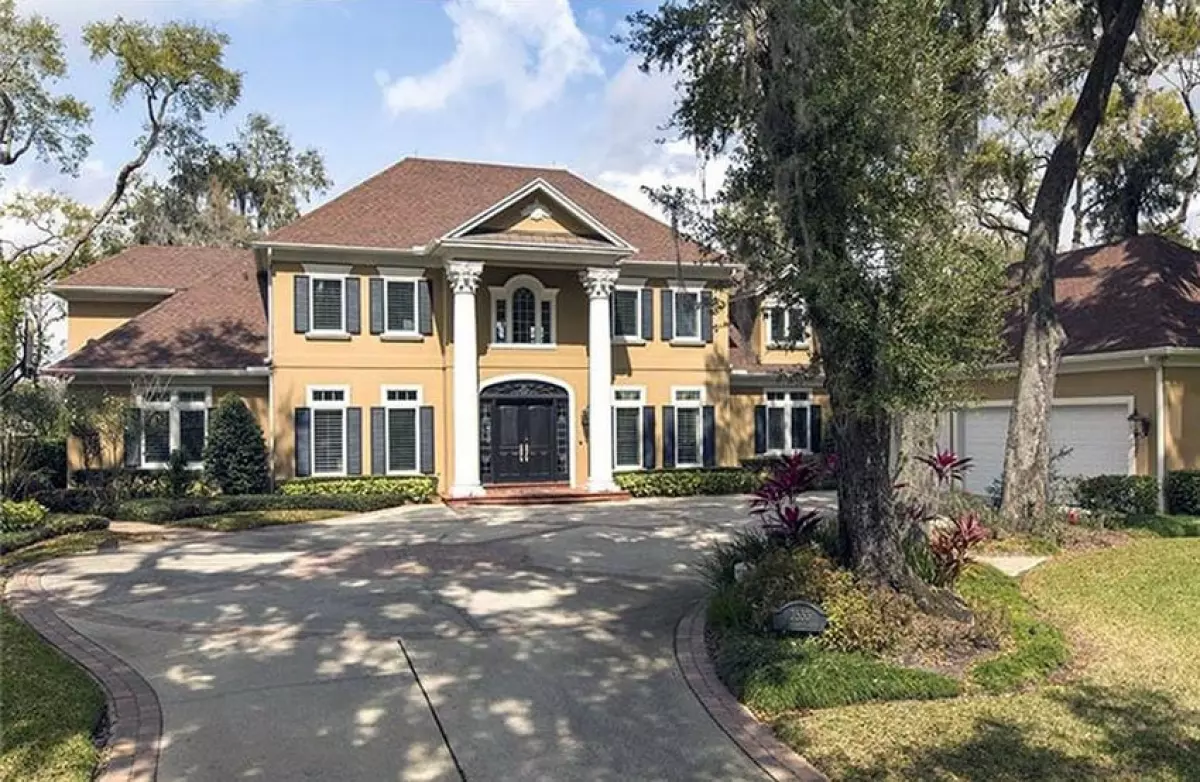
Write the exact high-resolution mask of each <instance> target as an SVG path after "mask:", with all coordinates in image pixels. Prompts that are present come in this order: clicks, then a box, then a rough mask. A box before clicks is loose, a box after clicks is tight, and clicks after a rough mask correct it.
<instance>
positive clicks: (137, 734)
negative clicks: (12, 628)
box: [5, 566, 162, 782]
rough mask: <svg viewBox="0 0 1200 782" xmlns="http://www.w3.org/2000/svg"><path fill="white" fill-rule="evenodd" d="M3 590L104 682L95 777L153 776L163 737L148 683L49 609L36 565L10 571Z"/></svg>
mask: <svg viewBox="0 0 1200 782" xmlns="http://www.w3.org/2000/svg"><path fill="white" fill-rule="evenodd" d="M5 596H6V598H7V600H8V604H9V605H10V606H11V607H12V609H13V611H14V612H16V614H17V615H18V616H19V617H20V618H21V619H22V620H24V621H25V623H26V624H28V625H29V626H30V627H32V628H33V629H34V630H35V631H36V632H37V634H38V635H40V636H41V637H42V638H44V639H46V641H47V642H49V643H51V644H53V645H54V646H55V647H57V648H58V649H59V650H60V651H62V652H63V654H65V655H67V656H68V657H70V658H71V659H73V660H74V661H75V662H77V663H79V665H81V666H83V668H84V669H85V670H86V671H87V672H88V673H89V674H91V676H92V678H94V679H96V681H98V682H100V685H101V686H102V687H103V688H104V699H105V701H106V707H107V709H108V735H107V740H106V742H105V746H104V750H105V753H104V755H105V757H104V758H103V759H102V764H101V767H100V768H99V769H97V772H98V773H97V774H96V777H95V782H154V780H155V778H156V777H157V776H158V754H159V750H160V748H161V742H162V709H161V708H160V707H159V704H158V696H157V695H155V694H154V689H153V688H152V687H151V686H150V684H149V683H148V682H147V681H146V680H145V679H143V678H142V676H141V674H139V673H138V672H137V671H135V670H134V669H133V668H132V667H130V666H129V665H128V664H127V663H126V662H124V661H123V660H121V659H120V658H119V657H117V656H116V655H114V654H112V653H111V652H109V651H108V650H107V649H104V648H103V647H101V646H100V645H99V644H97V643H95V642H94V641H92V640H91V639H89V638H87V637H85V636H83V635H81V634H80V633H78V632H76V631H75V630H74V629H73V628H72V627H71V626H70V625H68V624H67V623H66V622H64V621H63V620H62V619H61V618H60V617H59V616H58V614H56V613H55V612H54V610H53V609H52V608H51V607H50V601H49V600H48V599H47V595H46V592H45V590H44V589H43V588H42V577H41V574H40V573H38V569H37V567H36V566H34V567H28V568H23V569H21V570H18V571H17V572H16V573H14V574H13V575H12V577H11V578H10V579H9V581H8V586H7V589H6V590H5Z"/></svg>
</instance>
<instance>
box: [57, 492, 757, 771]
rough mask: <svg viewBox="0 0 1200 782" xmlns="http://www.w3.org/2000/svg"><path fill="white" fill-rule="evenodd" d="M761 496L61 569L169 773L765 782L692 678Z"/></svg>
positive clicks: (324, 533)
mask: <svg viewBox="0 0 1200 782" xmlns="http://www.w3.org/2000/svg"><path fill="white" fill-rule="evenodd" d="M746 518H747V515H746V506H745V503H744V502H743V501H742V500H740V499H727V498H711V499H709V498H697V499H687V500H635V501H630V502H624V503H616V504H604V505H574V506H557V507H554V506H543V507H525V508H490V507H478V508H467V509H462V510H458V511H455V510H450V509H448V508H445V507H441V506H429V507H417V508H405V509H398V510H394V511H385V512H381V513H378V514H372V515H370V516H363V517H354V518H349V519H343V520H330V521H327V522H318V523H313V524H305V525H297V526H291V527H277V528H271V529H264V530H257V531H254V532H247V533H239V534H232V535H216V534H213V535H188V536H183V537H179V538H175V539H169V540H167V541H164V542H159V543H153V544H138V545H131V546H127V547H124V548H122V550H121V551H119V552H116V553H111V554H97V555H88V556H82V557H75V558H70V559H63V560H57V561H51V562H47V563H44V564H43V565H40V566H38V568H37V569H36V575H37V576H40V585H41V588H42V589H44V590H45V595H44V597H45V599H48V600H49V604H48V605H49V607H51V608H53V610H54V612H55V613H56V614H57V615H58V616H59V617H60V618H62V619H63V620H65V621H66V622H67V624H68V625H69V626H70V627H71V628H73V629H74V630H76V631H78V632H79V633H81V634H82V635H84V636H85V637H86V638H88V639H91V640H92V641H95V642H96V643H97V644H99V645H100V646H101V647H103V648H104V649H106V650H108V651H109V652H111V653H112V654H114V655H116V657H118V658H120V659H121V660H123V661H125V662H126V663H128V664H129V665H130V666H132V667H133V669H135V670H136V671H137V672H138V673H139V674H141V676H142V677H144V678H145V680H146V681H148V682H149V684H150V686H151V687H152V688H153V690H154V692H155V693H156V694H157V696H158V701H159V704H160V705H161V709H162V720H163V724H162V740H161V755H160V758H159V765H158V779H160V780H169V781H174V780H192V781H193V782H203V781H206V780H221V782H225V780H235V779H258V780H303V779H314V780H316V779H337V780H360V779H361V780H392V779H395V780H460V779H463V778H465V779H469V780H522V781H525V780H555V781H556V782H558V781H561V780H614V781H615V780H622V781H624V780H714V781H715V780H743V779H762V778H764V777H763V774H762V772H761V771H760V770H759V768H758V767H757V766H756V765H754V764H753V763H752V762H751V761H750V760H749V759H748V758H747V757H746V756H745V755H744V754H743V753H742V752H741V751H740V750H739V749H738V747H737V746H736V745H735V744H734V743H733V742H732V741H730V740H729V738H728V737H727V736H726V735H725V734H724V733H723V732H722V731H721V729H720V728H719V727H718V726H717V725H716V724H715V723H714V722H713V721H712V719H711V718H710V717H709V715H708V714H707V712H706V711H705V710H704V708H703V707H702V706H701V705H700V703H699V702H698V701H697V700H696V698H695V697H694V696H693V694H692V692H691V691H690V690H689V689H688V687H687V685H686V683H685V682H684V680H683V678H682V676H681V674H680V673H679V671H678V669H677V667H676V663H675V658H674V653H673V648H672V643H673V637H674V636H673V634H674V629H675V624H676V622H677V621H678V620H679V618H680V616H682V615H683V614H684V613H685V611H686V610H687V609H688V608H689V607H690V606H691V605H692V604H693V603H694V602H695V601H696V600H697V599H698V598H699V597H701V596H702V594H703V587H702V585H701V584H700V583H699V581H698V580H697V579H696V576H695V573H694V571H693V565H694V564H695V562H696V560H697V558H698V556H699V555H700V553H701V552H703V551H704V550H705V549H706V548H707V547H708V546H709V545H711V544H712V542H714V541H716V540H719V539H721V538H724V537H725V536H726V535H728V533H729V532H730V531H731V530H732V529H735V528H737V527H738V526H740V525H742V524H744V523H745V520H746Z"/></svg>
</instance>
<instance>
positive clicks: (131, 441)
mask: <svg viewBox="0 0 1200 782" xmlns="http://www.w3.org/2000/svg"><path fill="white" fill-rule="evenodd" d="M125 466H126V467H141V466H142V411H141V410H139V409H137V408H136V407H127V408H125Z"/></svg>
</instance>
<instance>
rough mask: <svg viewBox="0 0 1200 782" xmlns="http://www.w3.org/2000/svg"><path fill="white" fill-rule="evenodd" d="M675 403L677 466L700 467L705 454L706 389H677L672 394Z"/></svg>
mask: <svg viewBox="0 0 1200 782" xmlns="http://www.w3.org/2000/svg"><path fill="white" fill-rule="evenodd" d="M672 400H673V401H674V403H675V466H676V467H699V466H700V463H701V461H702V459H703V454H704V427H703V425H702V422H701V418H700V416H701V408H702V406H703V404H704V389H702V388H677V389H675V390H674V392H673V393H672Z"/></svg>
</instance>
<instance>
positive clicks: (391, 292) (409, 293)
mask: <svg viewBox="0 0 1200 782" xmlns="http://www.w3.org/2000/svg"><path fill="white" fill-rule="evenodd" d="M384 291H385V293H384V312H385V315H386V317H387V324H386V331H387V332H388V333H389V334H416V333H417V280H388V281H387V282H386V283H385V284H384Z"/></svg>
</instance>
